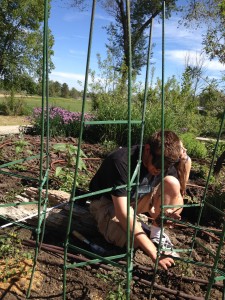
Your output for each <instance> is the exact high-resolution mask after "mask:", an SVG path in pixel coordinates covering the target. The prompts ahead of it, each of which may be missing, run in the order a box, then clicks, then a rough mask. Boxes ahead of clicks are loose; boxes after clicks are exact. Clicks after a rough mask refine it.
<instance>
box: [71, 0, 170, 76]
mask: <svg viewBox="0 0 225 300" xmlns="http://www.w3.org/2000/svg"><path fill="white" fill-rule="evenodd" d="M71 3H72V6H75V7H77V6H78V7H82V8H86V7H87V6H88V3H89V1H87V0H71ZM99 3H100V5H101V6H102V7H103V8H104V9H105V11H106V12H107V13H108V14H109V15H111V16H112V17H113V18H114V22H111V24H110V25H109V26H107V27H106V30H107V33H108V37H109V43H108V44H107V48H108V49H109V50H110V52H111V53H112V56H113V57H114V58H115V67H116V69H117V70H120V72H121V73H122V74H123V76H124V77H125V78H126V73H127V67H128V65H129V49H128V45H129V40H128V26H127V20H128V16H127V12H126V2H125V1H124V0H99ZM175 3H176V0H167V1H166V6H167V9H166V16H167V17H169V16H170V14H171V11H173V10H175V9H176V5H175ZM161 9H162V1H161V0H153V1H149V0H136V1H130V11H131V34H132V40H131V44H132V45H131V49H132V70H133V75H134V76H135V75H136V74H138V72H139V71H140V70H141V68H142V66H144V65H145V64H146V51H147V48H146V39H147V35H146V29H147V28H148V27H149V25H150V23H151V20H152V18H154V17H155V16H157V15H158V14H159V13H160V12H161Z"/></svg>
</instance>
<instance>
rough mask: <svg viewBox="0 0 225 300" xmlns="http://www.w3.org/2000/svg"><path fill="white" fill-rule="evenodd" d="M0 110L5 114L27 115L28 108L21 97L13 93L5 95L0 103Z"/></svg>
mask: <svg viewBox="0 0 225 300" xmlns="http://www.w3.org/2000/svg"><path fill="white" fill-rule="evenodd" d="M0 111H1V113H2V114H3V115H6V116H23V115H28V113H29V110H28V107H27V105H26V103H25V102H24V99H23V98H19V99H18V98H15V95H14V93H11V94H10V95H8V96H5V98H4V99H3V101H2V103H1V104H0Z"/></svg>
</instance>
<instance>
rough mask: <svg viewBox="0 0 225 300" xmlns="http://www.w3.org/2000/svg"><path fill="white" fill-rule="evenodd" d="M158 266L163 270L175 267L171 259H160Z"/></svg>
mask: <svg viewBox="0 0 225 300" xmlns="http://www.w3.org/2000/svg"><path fill="white" fill-rule="evenodd" d="M159 265H160V266H161V267H162V268H163V269H164V270H168V268H169V267H173V266H174V265H175V263H174V260H173V259H172V258H171V257H165V256H164V257H160V258H159Z"/></svg>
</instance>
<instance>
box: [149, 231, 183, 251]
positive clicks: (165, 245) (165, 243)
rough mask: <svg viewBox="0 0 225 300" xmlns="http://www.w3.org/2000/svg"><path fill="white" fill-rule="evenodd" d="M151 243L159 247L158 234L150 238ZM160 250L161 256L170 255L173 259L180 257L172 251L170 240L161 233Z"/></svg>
mask: <svg viewBox="0 0 225 300" xmlns="http://www.w3.org/2000/svg"><path fill="white" fill-rule="evenodd" d="M151 241H152V242H153V243H154V244H155V246H156V247H158V246H159V243H160V234H159V235H157V236H155V237H153V238H151ZM160 246H161V248H163V249H164V250H163V251H162V254H163V255H170V256H173V257H180V255H179V254H178V253H177V252H175V251H174V250H173V243H172V242H171V240H170V238H169V237H168V235H167V234H166V233H163V235H162V239H161V245H160Z"/></svg>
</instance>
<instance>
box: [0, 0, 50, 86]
mask: <svg viewBox="0 0 225 300" xmlns="http://www.w3.org/2000/svg"><path fill="white" fill-rule="evenodd" d="M43 19H44V2H43V1H42V0H1V3H0V78H1V80H2V81H3V82H4V86H5V88H7V89H9V90H12V89H14V90H15V89H17V88H18V87H20V85H21V82H22V80H23V76H24V75H32V77H36V78H37V77H38V76H39V77H40V75H41V70H42V52H43V51H42V49H43V46H42V44H43V43H42V39H43V38H42V23H43ZM53 42H54V41H53V37H52V35H51V34H50V32H49V57H50V55H51V54H52V53H53V51H52V50H51V48H52V46H53ZM52 67H53V65H52V63H50V68H49V69H51V68H52Z"/></svg>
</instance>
